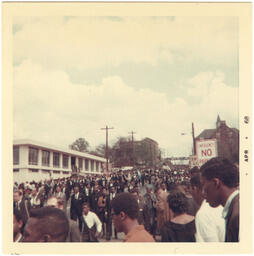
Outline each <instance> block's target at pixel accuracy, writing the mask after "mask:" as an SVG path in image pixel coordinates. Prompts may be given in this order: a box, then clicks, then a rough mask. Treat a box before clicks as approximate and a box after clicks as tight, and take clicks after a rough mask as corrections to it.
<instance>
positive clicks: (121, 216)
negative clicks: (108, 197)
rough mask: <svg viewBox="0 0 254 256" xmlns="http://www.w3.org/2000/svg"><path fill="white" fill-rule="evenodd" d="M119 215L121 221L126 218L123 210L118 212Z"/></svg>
mask: <svg viewBox="0 0 254 256" xmlns="http://www.w3.org/2000/svg"><path fill="white" fill-rule="evenodd" d="M119 216H120V219H121V220H122V221H123V220H125V218H126V214H125V212H122V211H121V212H120V213H119Z"/></svg>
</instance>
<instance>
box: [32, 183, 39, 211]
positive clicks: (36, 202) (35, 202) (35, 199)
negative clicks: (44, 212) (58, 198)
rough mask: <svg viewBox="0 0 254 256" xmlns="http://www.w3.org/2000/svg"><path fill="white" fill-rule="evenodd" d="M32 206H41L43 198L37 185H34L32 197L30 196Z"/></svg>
mask: <svg viewBox="0 0 254 256" xmlns="http://www.w3.org/2000/svg"><path fill="white" fill-rule="evenodd" d="M30 203H31V207H32V208H33V209H34V208H40V206H41V200H40V198H39V194H38V189H37V188H36V187H33V189H32V193H31V198H30Z"/></svg>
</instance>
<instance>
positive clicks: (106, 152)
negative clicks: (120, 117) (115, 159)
mask: <svg viewBox="0 0 254 256" xmlns="http://www.w3.org/2000/svg"><path fill="white" fill-rule="evenodd" d="M110 129H114V127H110V128H109V127H108V126H107V125H106V127H105V128H101V130H106V150H105V157H106V160H107V162H106V172H108V130H110Z"/></svg>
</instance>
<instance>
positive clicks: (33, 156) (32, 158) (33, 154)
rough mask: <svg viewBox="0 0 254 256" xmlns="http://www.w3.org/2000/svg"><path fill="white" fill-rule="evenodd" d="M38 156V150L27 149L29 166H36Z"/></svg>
mask: <svg viewBox="0 0 254 256" xmlns="http://www.w3.org/2000/svg"><path fill="white" fill-rule="evenodd" d="M38 155H39V150H38V148H29V157H28V158H29V159H28V162H29V164H31V165H38Z"/></svg>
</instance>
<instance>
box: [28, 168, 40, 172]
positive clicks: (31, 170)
mask: <svg viewBox="0 0 254 256" xmlns="http://www.w3.org/2000/svg"><path fill="white" fill-rule="evenodd" d="M29 171H30V172H39V170H38V169H29Z"/></svg>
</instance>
